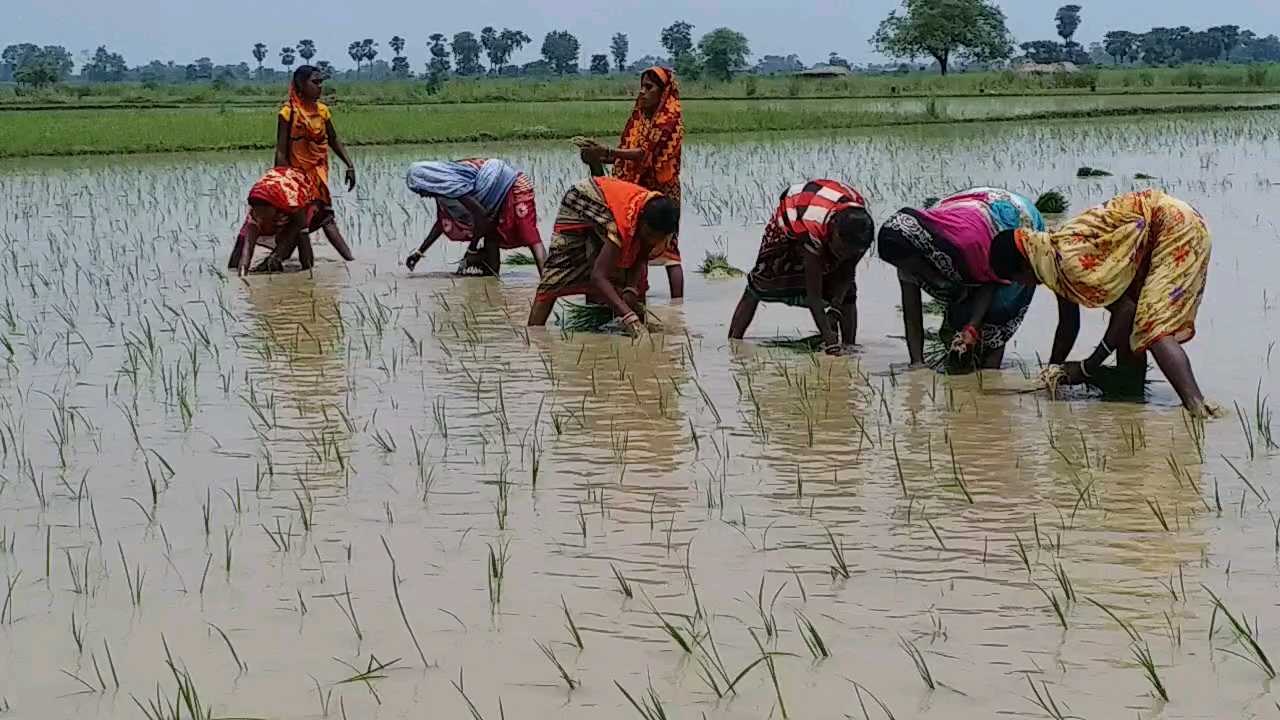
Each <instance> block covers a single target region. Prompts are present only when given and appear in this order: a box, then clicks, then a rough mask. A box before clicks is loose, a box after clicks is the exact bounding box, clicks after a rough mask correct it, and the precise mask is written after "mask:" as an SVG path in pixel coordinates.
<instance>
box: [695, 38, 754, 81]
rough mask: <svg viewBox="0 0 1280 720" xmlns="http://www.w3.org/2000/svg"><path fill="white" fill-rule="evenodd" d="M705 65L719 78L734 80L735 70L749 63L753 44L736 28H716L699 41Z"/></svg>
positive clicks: (708, 70)
mask: <svg viewBox="0 0 1280 720" xmlns="http://www.w3.org/2000/svg"><path fill="white" fill-rule="evenodd" d="M698 51H699V52H701V53H702V60H703V65H704V67H705V68H706V70H707V72H709V73H711V76H712V77H714V78H716V79H717V80H724V81H728V80H732V79H733V72H734V71H735V70H737V69H739V68H741V67H744V66H745V65H746V64H747V56H748V55H750V54H751V46H750V45H749V44H748V43H747V37H746V36H745V35H743V34H742V33H740V32H738V31H736V30H730V29H729V28H724V27H722V28H716V29H715V30H712V31H711V32H709V33H707V34H706V35H703V36H702V40H700V41H698Z"/></svg>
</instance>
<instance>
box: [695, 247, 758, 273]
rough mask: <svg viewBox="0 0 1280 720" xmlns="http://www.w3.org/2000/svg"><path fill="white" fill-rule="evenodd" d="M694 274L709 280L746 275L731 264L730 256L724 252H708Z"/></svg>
mask: <svg viewBox="0 0 1280 720" xmlns="http://www.w3.org/2000/svg"><path fill="white" fill-rule="evenodd" d="M694 272H696V273H698V274H699V275H703V276H705V277H707V278H708V279H728V278H738V277H742V276H743V275H745V274H746V273H744V272H742V271H741V270H739V269H738V268H736V267H734V266H733V265H731V264H730V263H729V256H728V254H727V253H725V252H724V251H719V252H711V251H710V250H708V251H707V253H706V255H705V256H704V257H703V258H702V262H701V263H699V264H698V267H697V269H695V270H694Z"/></svg>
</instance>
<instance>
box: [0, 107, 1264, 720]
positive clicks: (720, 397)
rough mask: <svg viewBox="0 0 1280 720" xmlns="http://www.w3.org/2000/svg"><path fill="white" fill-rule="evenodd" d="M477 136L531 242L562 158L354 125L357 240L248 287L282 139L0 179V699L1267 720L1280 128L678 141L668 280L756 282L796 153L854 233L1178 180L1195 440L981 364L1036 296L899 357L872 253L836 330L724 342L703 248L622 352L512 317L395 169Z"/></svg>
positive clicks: (795, 326)
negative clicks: (503, 177)
mask: <svg viewBox="0 0 1280 720" xmlns="http://www.w3.org/2000/svg"><path fill="white" fill-rule="evenodd" d="M471 155H500V156H502V157H504V158H506V159H508V160H510V161H511V162H512V163H513V164H516V165H517V166H520V167H523V168H525V169H526V170H528V171H529V173H530V175H531V176H532V177H533V179H534V182H535V184H536V185H537V190H538V193H539V205H540V207H539V211H540V217H541V220H542V223H541V224H542V227H543V229H544V237H547V238H549V235H550V232H549V230H550V221H551V219H552V216H553V214H554V211H555V207H556V204H557V202H558V199H559V195H560V194H561V192H563V190H564V188H566V187H567V186H568V185H569V184H570V183H571V182H573V181H574V180H576V179H577V178H579V177H581V175H582V168H581V166H580V165H579V164H578V163H577V161H576V158H575V156H574V154H573V152H572V151H571V150H570V149H569V147H568V145H567V144H561V143H556V144H542V145H507V146H491V147H484V148H481V147H475V146H467V147H461V146H454V147H441V146H436V147H431V148H423V149H414V148H395V149H387V150H364V151H361V152H359V154H358V155H357V157H356V161H357V164H358V166H359V168H360V171H361V181H362V185H361V187H360V188H359V189H358V190H357V192H356V193H352V194H339V196H338V198H337V205H338V217H339V222H340V223H341V225H342V226H343V228H344V230H345V231H346V234H347V236H348V238H349V239H351V241H352V242H353V245H354V248H355V250H356V253H357V255H358V260H357V261H356V262H354V263H351V264H349V265H344V264H342V263H341V262H339V261H337V260H335V259H333V258H334V255H333V254H332V253H331V252H330V251H329V250H328V248H322V249H319V254H320V255H321V259H320V262H318V264H317V268H316V270H315V271H314V273H293V274H286V275H281V276H274V277H265V276H254V277H250V278H249V279H248V281H247V283H246V282H242V281H240V280H239V279H236V278H230V277H227V276H226V274H225V271H224V270H223V269H222V268H223V267H224V265H225V260H226V254H227V252H229V249H230V244H231V239H232V237H233V235H234V232H235V230H236V229H237V228H238V226H239V222H240V219H241V218H242V216H243V212H244V204H243V202H244V200H243V199H244V196H245V194H246V192H247V188H248V186H249V184H250V183H251V182H252V181H253V180H254V179H255V178H256V177H257V176H258V175H259V174H260V173H261V171H262V168H263V166H264V165H265V163H266V162H268V161H269V158H267V157H266V156H265V155H264V154H261V153H259V154H256V155H190V156H166V157H157V158H129V159H112V158H102V159H94V160H88V161H86V160H77V161H74V162H73V161H39V162H36V161H31V162H15V163H8V164H5V165H4V166H0V197H3V198H4V200H3V204H0V213H3V214H2V215H0V237H3V238H4V244H3V247H4V250H3V252H2V253H0V282H2V285H3V291H2V297H0V336H2V340H0V342H2V343H3V346H2V347H0V363H2V364H3V366H4V367H3V370H0V608H2V609H0V718H10V717H12V718H71V717H75V718H99V717H100V718H115V717H147V716H148V715H151V716H155V715H156V714H157V713H156V708H158V707H161V706H165V707H167V706H168V705H169V704H171V703H175V702H183V701H180V700H179V699H178V698H179V697H180V693H184V692H185V697H186V698H188V699H189V698H191V697H192V692H193V691H194V692H196V693H198V700H197V701H196V702H197V703H198V704H199V706H200V708H201V709H208V711H209V712H210V713H211V715H212V716H213V717H224V718H229V717H236V718H241V717H254V718H257V717H262V718H322V717H334V718H340V717H349V718H417V717H423V716H424V714H426V715H429V716H431V717H444V718H477V717H482V718H491V719H492V718H500V717H507V718H512V719H513V720H516V719H519V718H551V717H555V718H591V719H593V720H602V719H612V718H638V717H648V718H658V717H669V718H701V717H706V718H724V719H730V718H766V717H774V718H781V717H790V718H837V717H845V716H849V717H853V718H864V717H866V718H886V717H891V715H890V713H892V717H897V718H947V719H964V720H968V719H974V720H977V719H987V718H993V717H1011V718H1037V717H1040V718H1044V717H1050V718H1052V717H1083V718H1092V719H1097V718H1122V717H1123V718H1131V717H1141V718H1155V717H1160V718H1187V719H1190V718H1225V717H1232V718H1253V717H1274V714H1275V712H1276V702H1277V700H1280V696H1277V695H1276V693H1275V691H1274V688H1273V683H1272V679H1273V676H1274V675H1275V666H1274V664H1273V663H1275V662H1280V657H1278V656H1280V640H1278V639H1277V638H1280V608H1277V602H1276V597H1277V593H1276V590H1277V585H1278V581H1280V569H1278V567H1277V553H1278V548H1280V534H1278V533H1277V529H1276V528H1277V525H1276V515H1275V513H1276V511H1277V510H1278V509H1280V508H1278V507H1277V505H1276V503H1275V502H1274V501H1273V500H1272V499H1271V493H1272V492H1275V481H1274V475H1275V471H1276V469H1277V467H1278V465H1277V461H1276V452H1277V448H1276V445H1275V444H1273V443H1272V436H1271V426H1272V422H1271V411H1270V403H1269V402H1268V396H1269V395H1271V394H1273V393H1275V392H1277V388H1280V385H1278V384H1277V383H1280V374H1278V373H1277V370H1276V369H1273V368H1272V363H1273V359H1274V358H1273V349H1274V345H1275V341H1276V339H1277V336H1278V335H1280V308H1277V307H1276V302H1277V298H1276V296H1277V288H1276V285H1275V282H1274V280H1273V272H1274V268H1275V267H1277V265H1278V261H1280V249H1278V248H1277V244H1276V241H1277V236H1278V233H1277V228H1276V224H1275V220H1274V217H1273V211H1274V208H1275V207H1276V205H1277V202H1278V201H1280V188H1278V187H1277V185H1276V184H1275V183H1276V182H1280V168H1278V165H1277V164H1278V162H1280V115H1278V114H1275V113H1261V112H1259V113H1243V114H1236V115H1226V114H1220V115H1196V116H1179V117H1176V118H1172V119H1162V118H1154V117H1153V118H1144V119H1129V120H1123V119H1117V120H1101V121H1092V122H1059V123H1039V124H1014V123H999V124H992V125H969V126H963V127H935V128H929V129H898V130H892V131H884V130H880V131H868V132H865V133H848V132H845V133H831V134H808V135H802V136H786V137H783V136H776V135H774V136H748V137H739V138H732V139H731V138H728V137H722V138H707V139H700V140H698V141H696V142H690V144H689V145H688V146H687V148H686V170H685V184H686V189H685V203H686V205H685V213H686V214H685V221H684V226H683V232H682V236H681V244H682V248H683V252H684V254H685V258H686V267H687V268H689V269H690V270H691V269H692V267H693V266H694V265H696V264H697V262H698V261H699V260H700V259H701V258H702V257H703V255H704V254H705V253H706V252H708V251H720V250H723V251H725V252H727V253H728V256H729V258H730V260H731V261H732V263H733V264H735V265H737V266H739V267H743V268H746V267H749V266H750V264H751V262H752V260H753V259H754V256H755V251H756V247H757V241H758V238H759V234H760V231H761V227H762V224H763V222H764V220H765V218H766V217H767V216H768V214H769V213H770V212H771V211H772V209H773V206H774V203H776V200H777V197H778V194H779V192H780V191H781V189H782V188H783V187H784V186H785V185H787V184H790V183H793V182H796V181H799V180H804V179H807V178H811V177H817V176H828V177H835V178H839V179H844V180H847V181H848V182H850V183H851V184H853V185H854V186H856V187H858V188H860V189H862V190H863V191H865V192H866V193H867V195H868V197H869V199H870V200H871V202H872V203H873V214H874V215H875V217H876V218H877V220H882V219H883V218H884V217H886V216H887V215H888V214H889V213H891V212H892V211H894V210H896V209H897V208H899V207H900V206H903V205H908V204H919V203H920V202H922V201H923V199H924V198H926V197H929V196H940V195H943V194H946V193H947V192H950V191H953V190H956V189H960V188H964V187H968V186H972V185H980V184H981V185H1000V186H1005V187H1008V188H1010V189H1013V190H1018V191H1022V192H1024V193H1027V194H1030V195H1035V194H1037V193H1038V192H1040V191H1042V190H1047V189H1050V188H1057V189H1059V190H1060V191H1062V192H1063V193H1064V194H1065V195H1066V196H1067V198H1068V199H1069V200H1070V201H1071V203H1072V206H1073V207H1074V208H1075V209H1082V208H1084V207H1085V206H1087V205H1089V204H1091V203H1094V202H1097V201H1101V200H1104V199H1106V198H1109V197H1110V196H1112V195H1114V194H1116V193H1118V192H1122V191H1127V190H1130V189H1133V188H1140V187H1147V186H1151V185H1157V186H1160V187H1164V188H1166V189H1167V190H1169V191H1170V192H1171V193H1173V194H1174V195H1177V196H1179V197H1181V198H1184V199H1186V200H1188V201H1190V202H1192V203H1193V204H1194V205H1196V206H1197V207H1198V208H1199V209H1200V210H1201V211H1202V212H1203V213H1204V214H1205V215H1206V216H1207V218H1208V220H1209V223H1210V227H1211V228H1212V230H1213V231H1214V244H1215V247H1214V260H1213V267H1212V270H1211V272H1210V279H1209V290H1208V295H1207V297H1206V301H1205V303H1204V306H1203V308H1202V312H1201V319H1200V328H1199V331H1200V334H1199V336H1198V337H1197V338H1196V340H1195V341H1194V342H1193V343H1192V344H1191V345H1190V346H1189V351H1190V354H1191V357H1192V361H1193V362H1194V363H1195V366H1196V370H1197V371H1198V373H1199V375H1200V381H1201V384H1202V386H1203V387H1204V389H1205V391H1206V393H1207V394H1208V395H1209V396H1210V398H1211V399H1214V400H1216V401H1218V402H1219V403H1221V404H1223V405H1224V406H1226V407H1227V408H1228V415H1227V417H1225V418H1223V419H1219V420H1214V421H1210V422H1208V423H1206V424H1203V425H1200V424H1196V423H1194V422H1192V421H1190V420H1188V419H1186V418H1185V417H1184V415H1183V413H1182V412H1181V410H1180V408H1179V407H1178V403H1177V398H1176V395H1175V394H1174V393H1173V391H1172V389H1171V388H1169V387H1168V385H1167V384H1166V383H1165V382H1164V381H1163V379H1162V378H1160V376H1159V374H1158V373H1155V372H1153V375H1152V377H1153V379H1154V380H1155V382H1153V383H1152V384H1151V386H1150V388H1149V389H1148V395H1147V398H1146V399H1145V401H1144V402H1141V403H1120V402H1106V401H1097V400H1092V399H1086V398H1083V397H1072V398H1067V399H1065V400H1060V401H1052V400H1050V399H1049V398H1048V397H1046V396H1045V395H1043V394H1036V393H1010V392H1002V391H1003V390H1010V389H1020V388H1025V387H1026V386H1027V385H1028V380H1027V379H1026V378H1027V376H1028V375H1034V373H1035V369H1036V364H1037V357H1038V356H1039V355H1044V354H1047V352H1048V348H1049V343H1050V339H1051V336H1052V333H1053V328H1054V322H1055V320H1056V309H1055V305H1054V303H1053V301H1052V298H1051V297H1049V296H1048V294H1047V293H1043V292H1042V293H1041V295H1040V296H1039V297H1038V298H1037V299H1036V302H1035V304H1034V305H1033V308H1032V314H1031V316H1030V317H1029V319H1028V321H1027V323H1026V324H1025V325H1024V326H1023V329H1022V332H1021V334H1020V335H1019V336H1018V338H1017V339H1016V341H1015V344H1014V345H1013V346H1012V352H1011V353H1010V358H1009V361H1008V365H1009V366H1008V368H1007V369H1006V370H1005V371H1003V372H1000V373H990V372H989V373H985V374H984V375H982V376H981V377H975V376H964V377H945V376H941V375H937V374H935V373H932V372H929V371H915V372H906V371H904V370H902V369H901V366H902V365H903V364H904V363H905V360H906V350H905V347H904V344H903V342H902V340H901V339H900V338H899V336H900V335H901V332H902V328H901V318H900V315H899V312H898V307H897V306H898V299H899V296H898V288H897V283H896V280H895V275H894V274H893V273H892V272H891V271H890V270H889V268H888V267H887V266H886V265H884V264H883V263H881V262H880V261H879V260H878V259H876V258H874V257H872V258H868V259H867V260H865V261H864V263H863V264H862V266H860V268H859V289H860V295H859V298H860V300H859V312H860V321H861V322H860V337H859V340H860V344H861V352H860V354H858V355H857V356H854V357H850V358H828V357H825V356H821V355H816V356H815V355H808V354H803V353H799V352H795V351H791V350H785V349H779V348H772V347H769V346H768V345H767V344H766V342H765V341H767V340H770V339H774V338H777V337H799V336H802V335H805V334H808V333H809V332H811V330H810V328H809V324H810V320H809V318H808V316H807V314H806V313H804V312H803V311H800V310H793V309H778V308H774V307H767V308H763V309H762V312H761V313H760V315H759V316H758V317H757V319H756V322H755V324H754V325H753V327H752V337H751V338H749V342H746V343H743V344H741V345H731V344H730V343H728V342H727V341H726V340H725V339H724V338H725V336H726V333H727V323H728V319H729V316H730V313H731V312H732V308H733V306H734V304H735V303H736V301H737V299H738V296H739V295H740V293H741V290H742V286H743V281H742V280H708V279H702V278H700V277H699V276H697V275H693V274H692V273H690V280H689V284H688V293H687V298H686V299H685V300H684V301H683V302H680V303H672V302H670V301H668V300H667V299H666V297H665V294H666V289H665V288H666V283H665V280H664V279H662V278H661V277H660V274H659V273H654V277H653V284H654V286H655V288H656V295H657V297H656V298H655V300H654V307H653V309H654V311H655V313H657V314H658V315H659V317H660V318H661V319H662V322H663V324H664V328H665V331H664V332H663V333H661V334H655V335H653V336H651V337H650V338H648V339H645V340H644V341H642V342H639V343H633V342H632V341H630V340H629V339H626V338H622V337H618V336H612V335H592V334H583V333H578V334H567V333H564V332H561V331H560V330H558V329H557V328H556V327H554V326H551V327H549V328H547V329H546V330H545V331H528V330H527V329H526V328H524V327H523V325H524V319H525V316H526V314H527V310H528V304H529V302H530V300H531V298H532V294H533V288H534V286H535V285H536V275H535V273H534V271H533V269H532V268H531V267H508V268H507V270H506V273H505V275H504V277H503V279H502V280H501V281H496V280H483V279H467V280H460V279H454V278H452V277H450V276H449V275H448V274H447V272H446V271H447V270H448V269H449V268H450V267H451V266H452V263H453V262H456V260H457V259H458V257H459V255H460V252H459V248H458V247H456V246H450V247H447V248H440V247H437V248H436V249H433V251H432V252H431V253H430V254H429V255H428V256H427V258H426V260H424V262H423V264H422V265H419V272H417V273H415V274H410V273H407V272H406V271H405V270H404V269H403V267H402V265H400V261H401V260H402V258H403V257H404V255H406V254H407V253H408V252H409V251H410V250H411V249H412V247H413V246H415V245H416V244H417V243H418V242H419V241H420V239H421V238H422V237H423V236H424V235H425V233H426V232H427V229H428V228H429V226H430V223H431V220H432V217H431V206H430V205H428V204H425V203H423V202H422V201H420V200H418V199H416V198H414V197H413V196H412V195H411V194H410V193H409V191H408V190H406V189H405V187H404V184H403V174H404V170H405V168H406V166H407V165H408V163H409V162H410V161H411V160H417V159H423V158H428V157H460V156H471ZM1082 165H1089V166H1093V167H1102V168H1106V169H1107V170H1110V171H1111V172H1113V173H1114V175H1113V176H1112V177H1107V178H1095V179H1089V180H1077V179H1076V178H1075V173H1076V169H1077V168H1078V167H1080V166H1082ZM1138 173H1144V174H1149V175H1152V176H1155V177H1157V178H1159V179H1158V180H1155V181H1150V180H1135V179H1134V176H1135V175H1136V174H1138ZM424 269H425V270H426V272H423V270H424ZM1085 319H1086V323H1085V328H1084V331H1083V333H1082V336H1081V344H1080V346H1079V348H1080V349H1084V348H1086V347H1088V346H1089V345H1091V344H1092V343H1093V342H1094V341H1095V339H1096V338H1097V337H1098V336H1099V335H1100V333H1101V330H1102V327H1103V323H1104V322H1105V313H1102V312H1092V313H1086V314H1085ZM933 322H936V319H935V320H934V321H933ZM895 368H896V369H895ZM1233 403H1238V405H1239V412H1238V414H1237V410H1236V407H1235V406H1234V405H1233ZM1161 693H1164V694H1166V695H1167V697H1168V700H1167V701H1166V700H1164V699H1163V698H1162V697H1161ZM658 708H661V709H658ZM186 713H187V710H185V709H184V715H183V717H186V716H187V714H186ZM159 716H161V717H168V716H169V715H164V714H163V711H161V714H160V715H159Z"/></svg>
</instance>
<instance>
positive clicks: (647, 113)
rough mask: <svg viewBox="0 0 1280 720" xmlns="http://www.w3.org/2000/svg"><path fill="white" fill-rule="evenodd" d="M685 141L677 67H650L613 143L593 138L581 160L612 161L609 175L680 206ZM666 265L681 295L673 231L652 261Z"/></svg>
mask: <svg viewBox="0 0 1280 720" xmlns="http://www.w3.org/2000/svg"><path fill="white" fill-rule="evenodd" d="M683 145H684V113H683V111H682V110H681V107H680V88H679V86H678V85H677V84H676V76H675V73H673V72H672V71H670V70H668V69H667V68H663V67H652V68H649V69H648V70H645V71H644V72H643V73H641V75H640V94H639V95H638V96H637V97H636V105H635V109H634V110H632V111H631V118H630V119H629V120H627V124H626V127H624V128H623V130H622V141H621V143H620V144H619V146H618V147H617V148H610V147H605V146H603V145H600V144H598V143H595V142H586V143H584V144H583V147H582V161H583V162H585V163H587V164H588V165H590V166H591V167H592V172H593V173H599V174H603V169H602V168H603V166H604V165H606V164H612V165H613V176H614V177H615V178H618V179H619V180H625V181H627V182H630V183H635V184H636V185H639V186H641V187H643V188H647V189H649V190H653V191H655V192H659V193H662V194H663V196H665V197H666V198H667V199H669V200H670V201H671V202H673V203H675V204H676V206H677V207H679V206H680V197H681V192H680V155H681V151H682V148H683ZM652 264H654V265H660V266H664V267H666V268H667V279H668V281H669V282H670V285H671V297H672V298H673V299H675V298H681V297H684V269H683V267H682V266H681V263H680V248H679V246H678V244H677V238H675V237H673V238H672V239H671V242H670V243H669V244H668V246H667V249H666V250H664V251H663V252H662V254H661V255H659V256H657V257H655V258H654V259H653V261H652Z"/></svg>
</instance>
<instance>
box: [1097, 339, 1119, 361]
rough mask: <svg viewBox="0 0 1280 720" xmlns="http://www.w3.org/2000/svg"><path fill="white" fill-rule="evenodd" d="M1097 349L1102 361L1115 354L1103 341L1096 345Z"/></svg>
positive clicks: (1113, 349)
mask: <svg viewBox="0 0 1280 720" xmlns="http://www.w3.org/2000/svg"><path fill="white" fill-rule="evenodd" d="M1098 349H1099V350H1101V351H1102V359H1103V360H1106V359H1107V358H1109V357H1111V356H1112V355H1114V354H1115V352H1116V349H1115V348H1113V347H1111V346H1110V345H1108V344H1107V341H1106V340H1105V339H1104V340H1103V341H1102V342H1100V343H1098Z"/></svg>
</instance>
